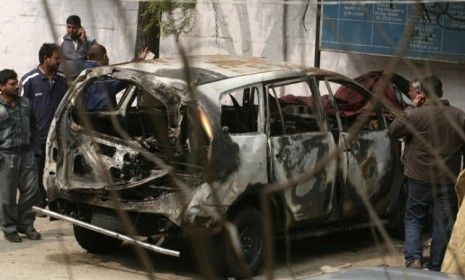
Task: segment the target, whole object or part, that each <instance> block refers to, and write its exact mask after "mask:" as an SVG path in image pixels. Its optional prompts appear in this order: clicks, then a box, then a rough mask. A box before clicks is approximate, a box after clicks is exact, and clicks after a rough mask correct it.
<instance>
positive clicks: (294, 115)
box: [268, 82, 321, 135]
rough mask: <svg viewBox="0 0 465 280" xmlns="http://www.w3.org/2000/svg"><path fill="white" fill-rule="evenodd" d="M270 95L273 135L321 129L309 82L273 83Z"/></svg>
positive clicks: (269, 89) (269, 90)
mask: <svg viewBox="0 0 465 280" xmlns="http://www.w3.org/2000/svg"><path fill="white" fill-rule="evenodd" d="M277 96H279V97H278V98H276V97H277ZM268 97H269V100H270V102H269V106H270V109H269V114H270V129H271V135H282V134H295V133H304V132H312V131H321V127H320V125H319V122H318V115H317V114H316V112H317V110H316V107H315V104H314V102H313V97H312V92H311V90H310V87H309V84H308V83H307V82H297V83H292V84H277V85H271V86H269V87H268Z"/></svg>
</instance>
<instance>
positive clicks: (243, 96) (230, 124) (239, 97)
mask: <svg viewBox="0 0 465 280" xmlns="http://www.w3.org/2000/svg"><path fill="white" fill-rule="evenodd" d="M220 104H221V126H222V127H226V128H227V129H228V131H229V132H230V133H246V132H257V130H258V125H257V120H258V89H257V88H256V87H247V88H241V89H238V90H235V91H232V92H228V93H223V94H222V95H221V97H220Z"/></svg>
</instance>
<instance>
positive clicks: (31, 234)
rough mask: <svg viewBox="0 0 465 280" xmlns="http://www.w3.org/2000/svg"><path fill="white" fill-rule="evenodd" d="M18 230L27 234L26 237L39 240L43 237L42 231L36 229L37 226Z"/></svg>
mask: <svg viewBox="0 0 465 280" xmlns="http://www.w3.org/2000/svg"><path fill="white" fill-rule="evenodd" d="M18 232H20V233H22V234H25V235H26V237H27V238H28V239H30V240H39V239H40V238H41V237H42V236H41V235H40V233H38V232H37V230H35V228H31V229H27V230H25V231H22V230H18Z"/></svg>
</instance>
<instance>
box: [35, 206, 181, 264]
mask: <svg viewBox="0 0 465 280" xmlns="http://www.w3.org/2000/svg"><path fill="white" fill-rule="evenodd" d="M32 209H33V210H34V211H36V212H39V213H42V214H45V215H47V216H50V217H53V218H56V219H60V220H63V221H67V222H70V223H72V224H73V225H76V226H80V227H83V228H85V229H88V230H92V231H95V232H98V233H101V234H103V235H106V236H110V237H113V238H116V239H119V240H122V241H125V242H128V243H130V244H133V245H137V246H141V247H143V248H145V249H148V250H151V251H154V252H156V253H160V254H163V255H168V256H172V257H179V252H178V251H174V250H169V249H165V248H162V247H159V246H155V245H153V244H150V243H146V242H142V241H138V240H135V239H133V238H131V237H129V236H126V235H124V234H120V233H117V232H114V231H111V230H107V229H104V228H101V227H97V226H94V225H92V224H89V223H86V222H83V221H80V220H77V219H74V218H71V217H68V216H65V215H62V214H58V213H56V212H53V211H50V210H47V209H43V208H40V207H37V206H33V207H32Z"/></svg>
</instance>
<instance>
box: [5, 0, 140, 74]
mask: <svg viewBox="0 0 465 280" xmlns="http://www.w3.org/2000/svg"><path fill="white" fill-rule="evenodd" d="M43 2H46V3H48V5H49V7H50V13H51V17H50V18H48V17H47V15H46V11H45V8H44V6H43ZM118 2H121V6H118V5H117V3H118ZM0 7H2V11H3V12H2V16H1V17H0V26H1V28H0V57H1V61H0V68H1V69H3V68H12V69H15V70H16V71H17V72H18V74H19V75H20V77H21V76H22V75H23V74H25V73H26V72H28V71H29V70H31V69H32V68H34V67H36V66H37V65H38V64H39V58H38V52H39V48H40V46H41V45H42V44H43V43H45V42H48V43H50V42H55V39H54V33H55V34H56V36H57V39H58V42H56V43H61V41H62V37H63V36H64V35H65V33H66V24H65V23H66V18H67V17H68V16H69V15H71V14H76V15H79V16H80V17H81V21H82V26H84V28H85V29H86V31H87V34H89V35H90V36H92V37H94V38H96V40H97V41H98V42H99V43H101V44H103V45H104V46H105V47H106V48H107V51H108V55H109V58H110V62H111V63H118V62H124V61H127V60H131V59H132V58H133V54H134V46H135V37H136V32H135V31H136V28H137V10H138V3H137V2H134V1H130V2H128V1H114V0H47V1H39V0H21V1H9V0H0Z"/></svg>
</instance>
